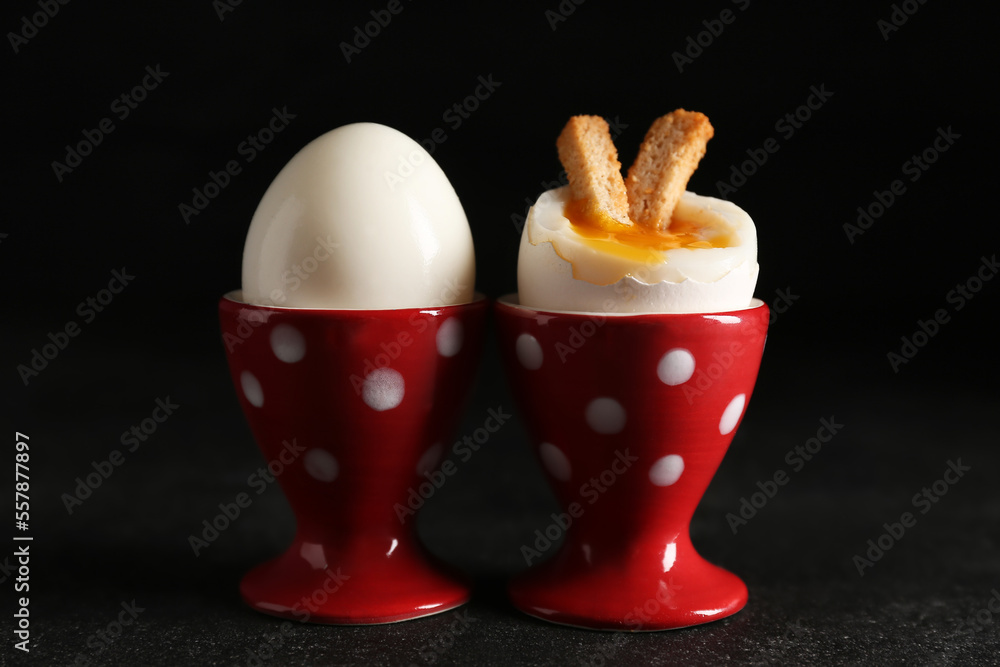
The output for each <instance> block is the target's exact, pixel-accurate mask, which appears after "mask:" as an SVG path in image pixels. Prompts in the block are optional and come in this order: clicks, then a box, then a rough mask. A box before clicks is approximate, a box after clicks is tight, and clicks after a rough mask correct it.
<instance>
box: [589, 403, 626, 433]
mask: <svg viewBox="0 0 1000 667" xmlns="http://www.w3.org/2000/svg"><path fill="white" fill-rule="evenodd" d="M587 424H589V425H590V428H592V429H594V430H595V431H597V432H598V433H604V434H608V435H611V434H614V433H621V431H622V429H623V428H625V408H623V407H622V404H621V403H619V402H618V401H616V400H615V399H613V398H595V399H594V400H592V401H591V402H590V405H588V406H587Z"/></svg>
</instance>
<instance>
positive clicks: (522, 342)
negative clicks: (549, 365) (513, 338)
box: [517, 334, 543, 371]
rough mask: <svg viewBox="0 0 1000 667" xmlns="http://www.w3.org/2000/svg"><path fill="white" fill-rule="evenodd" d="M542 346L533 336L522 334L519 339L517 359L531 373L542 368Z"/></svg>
mask: <svg viewBox="0 0 1000 667" xmlns="http://www.w3.org/2000/svg"><path fill="white" fill-rule="evenodd" d="M542 358H543V355H542V346H541V345H539V344H538V341H537V340H536V339H535V337H534V336H532V335H531V334H521V335H520V336H518V337H517V359H518V361H520V362H521V365H522V366H524V367H525V368H527V369H528V370H529V371H534V370H537V369H539V368H541V366H542Z"/></svg>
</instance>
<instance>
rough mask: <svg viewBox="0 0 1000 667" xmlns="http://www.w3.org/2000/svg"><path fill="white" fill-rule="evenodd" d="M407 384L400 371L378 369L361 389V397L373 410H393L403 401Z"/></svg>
mask: <svg viewBox="0 0 1000 667" xmlns="http://www.w3.org/2000/svg"><path fill="white" fill-rule="evenodd" d="M404 386H405V383H404V382H403V376H402V375H400V374H399V371H394V370H392V369H391V368H376V369H375V370H373V371H372V372H371V373H369V374H368V377H366V378H365V383H364V385H363V386H362V388H361V397H362V398H363V399H364V401H365V404H366V405H367V406H368V407H370V408H371V409H372V410H378V411H379V412H382V411H383V410H391V409H392V408H394V407H396V406H397V405H399V404H400V403H401V402H402V400H403V389H404Z"/></svg>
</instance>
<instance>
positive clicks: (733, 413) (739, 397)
mask: <svg viewBox="0 0 1000 667" xmlns="http://www.w3.org/2000/svg"><path fill="white" fill-rule="evenodd" d="M746 402H747V395H746V394H736V396H735V397H734V398H733V400H731V401H729V405H727V406H726V409H725V411H724V412H723V413H722V419H720V420H719V433H721V434H722V435H726V434H727V433H729V432H730V431H732V430H733V429H734V428H736V422H738V421H739V420H740V415H742V414H743V406H744V405H746Z"/></svg>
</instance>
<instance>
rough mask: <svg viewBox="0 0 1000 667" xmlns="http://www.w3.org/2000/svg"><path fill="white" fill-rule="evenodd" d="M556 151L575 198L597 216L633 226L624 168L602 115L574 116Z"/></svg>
mask: <svg viewBox="0 0 1000 667" xmlns="http://www.w3.org/2000/svg"><path fill="white" fill-rule="evenodd" d="M556 148H558V149H559V160H560V162H562V165H563V167H564V168H565V169H566V174H567V175H568V176H569V187H570V192H571V194H572V197H573V199H574V200H578V199H583V200H585V201H586V202H587V205H588V207H591V208H592V210H594V211H595V212H597V213H598V214H604V215H607V216H609V217H611V218H612V219H613V220H615V221H616V222H618V223H620V224H623V225H631V224H632V223H631V221H630V220H629V215H628V207H629V205H628V195H627V194H626V192H625V181H624V180H623V179H622V171H621V170H622V165H621V162H619V161H618V150H617V149H616V148H615V144H614V142H613V141H611V131H610V129H609V128H608V124H607V122H606V121H605V120H604V119H603V118H601V117H600V116H573V117H572V118H570V119H569V122H568V123H566V127H564V128H563V131H562V133H561V134H560V135H559V139H558V140H557V141H556Z"/></svg>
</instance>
